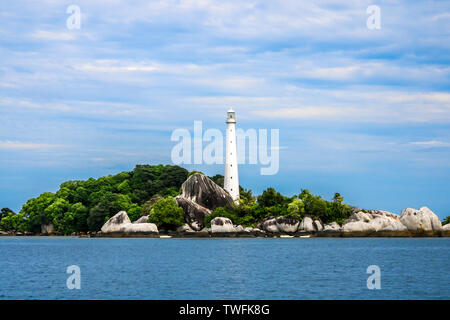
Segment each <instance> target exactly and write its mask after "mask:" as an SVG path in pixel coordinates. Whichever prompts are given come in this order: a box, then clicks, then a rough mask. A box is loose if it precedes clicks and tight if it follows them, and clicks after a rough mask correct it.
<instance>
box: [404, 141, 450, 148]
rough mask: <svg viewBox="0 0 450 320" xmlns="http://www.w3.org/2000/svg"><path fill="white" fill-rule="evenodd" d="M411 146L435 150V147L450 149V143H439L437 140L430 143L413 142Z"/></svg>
mask: <svg viewBox="0 0 450 320" xmlns="http://www.w3.org/2000/svg"><path fill="white" fill-rule="evenodd" d="M409 144H411V145H415V146H420V147H426V148H433V147H450V142H444V141H437V140H430V141H413V142H410V143H409Z"/></svg>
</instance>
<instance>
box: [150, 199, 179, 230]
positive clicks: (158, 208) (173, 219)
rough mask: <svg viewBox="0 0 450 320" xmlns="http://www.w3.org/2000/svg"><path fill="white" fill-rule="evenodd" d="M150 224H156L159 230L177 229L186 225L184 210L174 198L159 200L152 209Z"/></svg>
mask: <svg viewBox="0 0 450 320" xmlns="http://www.w3.org/2000/svg"><path fill="white" fill-rule="evenodd" d="M148 222H151V223H154V224H156V225H157V226H158V228H164V229H175V228H176V227H178V226H182V225H183V224H184V223H185V222H184V214H183V209H182V208H181V207H179V206H178V204H177V202H176V201H175V199H174V198H173V197H167V198H164V199H161V200H158V201H157V202H156V203H155V205H154V206H153V208H152V209H151V212H150V216H149V218H148Z"/></svg>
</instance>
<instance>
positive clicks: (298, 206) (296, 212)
mask: <svg viewBox="0 0 450 320" xmlns="http://www.w3.org/2000/svg"><path fill="white" fill-rule="evenodd" d="M304 213H305V204H304V203H303V201H302V200H299V199H297V198H294V199H293V200H292V201H291V203H289V204H288V207H287V214H286V215H285V217H286V218H295V219H297V220H301V219H302V217H303V214H304Z"/></svg>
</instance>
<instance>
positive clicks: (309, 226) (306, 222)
mask: <svg viewBox="0 0 450 320" xmlns="http://www.w3.org/2000/svg"><path fill="white" fill-rule="evenodd" d="M298 230H299V231H306V232H314V231H316V229H315V228H314V221H313V219H311V217H308V216H306V217H304V218H303V220H302V221H301V222H300V225H299V227H298Z"/></svg>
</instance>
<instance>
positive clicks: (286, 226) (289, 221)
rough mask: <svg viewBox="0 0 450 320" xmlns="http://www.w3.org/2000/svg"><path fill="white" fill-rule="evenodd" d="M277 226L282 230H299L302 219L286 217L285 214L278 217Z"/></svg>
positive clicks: (290, 231) (287, 231) (288, 231)
mask: <svg viewBox="0 0 450 320" xmlns="http://www.w3.org/2000/svg"><path fill="white" fill-rule="evenodd" d="M275 223H276V226H277V228H278V230H279V231H280V232H285V233H294V232H296V231H297V229H298V226H299V225H300V221H298V220H297V219H295V218H285V217H283V216H281V217H278V218H276V220H275Z"/></svg>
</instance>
